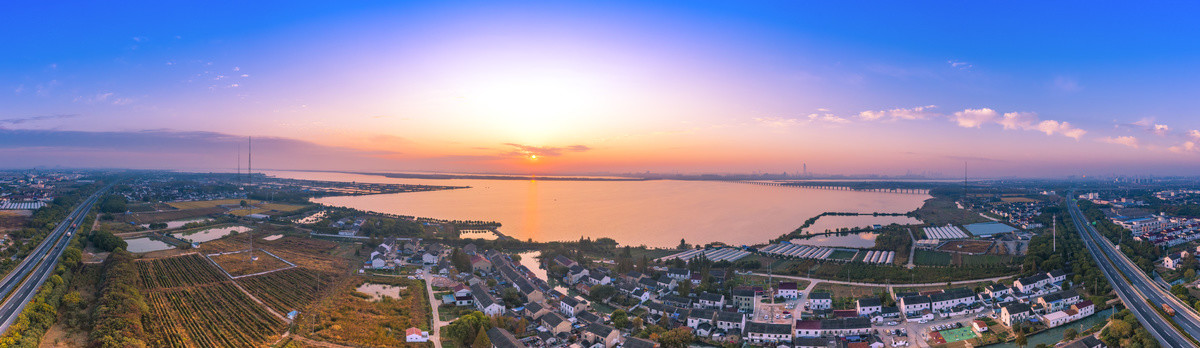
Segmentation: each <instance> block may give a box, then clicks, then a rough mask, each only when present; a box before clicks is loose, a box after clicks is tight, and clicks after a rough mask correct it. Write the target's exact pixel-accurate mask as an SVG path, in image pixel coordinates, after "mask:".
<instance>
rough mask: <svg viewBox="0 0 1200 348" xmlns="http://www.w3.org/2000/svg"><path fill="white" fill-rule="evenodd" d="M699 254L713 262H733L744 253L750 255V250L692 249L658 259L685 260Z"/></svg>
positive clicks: (744, 255)
mask: <svg viewBox="0 0 1200 348" xmlns="http://www.w3.org/2000/svg"><path fill="white" fill-rule="evenodd" d="M700 255H704V257H705V258H707V259H709V260H711V261H714V262H715V261H730V262H733V261H737V260H739V259H741V258H743V257H746V255H750V252H749V251H745V250H741V249H737V248H721V249H692V250H688V251H684V252H681V253H676V254H671V255H667V256H663V257H660V258H659V259H658V260H659V261H667V260H674V259H683V260H684V261H687V260H691V259H693V258H696V257H698V256H700Z"/></svg>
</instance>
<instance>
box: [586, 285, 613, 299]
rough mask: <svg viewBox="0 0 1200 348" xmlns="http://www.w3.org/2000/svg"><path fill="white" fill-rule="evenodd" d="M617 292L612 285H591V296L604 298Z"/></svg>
mask: <svg viewBox="0 0 1200 348" xmlns="http://www.w3.org/2000/svg"><path fill="white" fill-rule="evenodd" d="M616 294H617V288H615V287H613V286H612V285H596V286H593V287H592V291H591V295H592V297H595V298H598V299H601V300H604V299H608V298H609V297H612V296H613V295H616Z"/></svg>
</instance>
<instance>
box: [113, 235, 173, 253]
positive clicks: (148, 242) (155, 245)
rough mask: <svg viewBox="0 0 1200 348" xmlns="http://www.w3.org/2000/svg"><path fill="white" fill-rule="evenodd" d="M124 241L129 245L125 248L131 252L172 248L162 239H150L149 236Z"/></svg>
mask: <svg viewBox="0 0 1200 348" xmlns="http://www.w3.org/2000/svg"><path fill="white" fill-rule="evenodd" d="M125 243H128V244H129V247H127V248H125V250H126V251H128V252H131V253H147V252H151V251H159V250H167V249H171V248H174V247H173V246H171V245H170V244H167V243H165V242H162V241H157V240H153V239H150V238H149V237H144V238H133V239H126V240H125Z"/></svg>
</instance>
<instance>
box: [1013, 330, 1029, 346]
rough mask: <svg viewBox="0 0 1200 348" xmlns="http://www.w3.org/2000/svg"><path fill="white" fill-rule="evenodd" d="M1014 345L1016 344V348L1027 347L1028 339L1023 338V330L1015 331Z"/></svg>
mask: <svg viewBox="0 0 1200 348" xmlns="http://www.w3.org/2000/svg"><path fill="white" fill-rule="evenodd" d="M1014 343H1016V344H1017V347H1021V348H1025V346H1027V345H1029V339H1028V338H1026V337H1025V331H1024V330H1022V331H1017V340H1016V342H1014Z"/></svg>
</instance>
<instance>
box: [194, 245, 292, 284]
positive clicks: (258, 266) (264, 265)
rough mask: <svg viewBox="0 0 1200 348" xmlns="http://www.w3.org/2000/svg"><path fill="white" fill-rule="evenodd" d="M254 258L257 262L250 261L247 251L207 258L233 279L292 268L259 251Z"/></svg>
mask: <svg viewBox="0 0 1200 348" xmlns="http://www.w3.org/2000/svg"><path fill="white" fill-rule="evenodd" d="M254 256H258V260H251V259H250V252H248V251H247V252H239V253H233V254H224V255H210V256H209V258H210V259H212V260H213V262H216V263H217V265H218V266H221V269H224V270H225V272H229V275H232V276H234V277H239V276H244V275H247V274H255V273H259V272H266V271H274V270H278V269H283V268H288V267H291V266H292V265H289V264H287V263H286V262H283V260H280V259H279V258H276V257H274V256H271V254H267V253H264V252H262V251H261V250H255V251H254Z"/></svg>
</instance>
